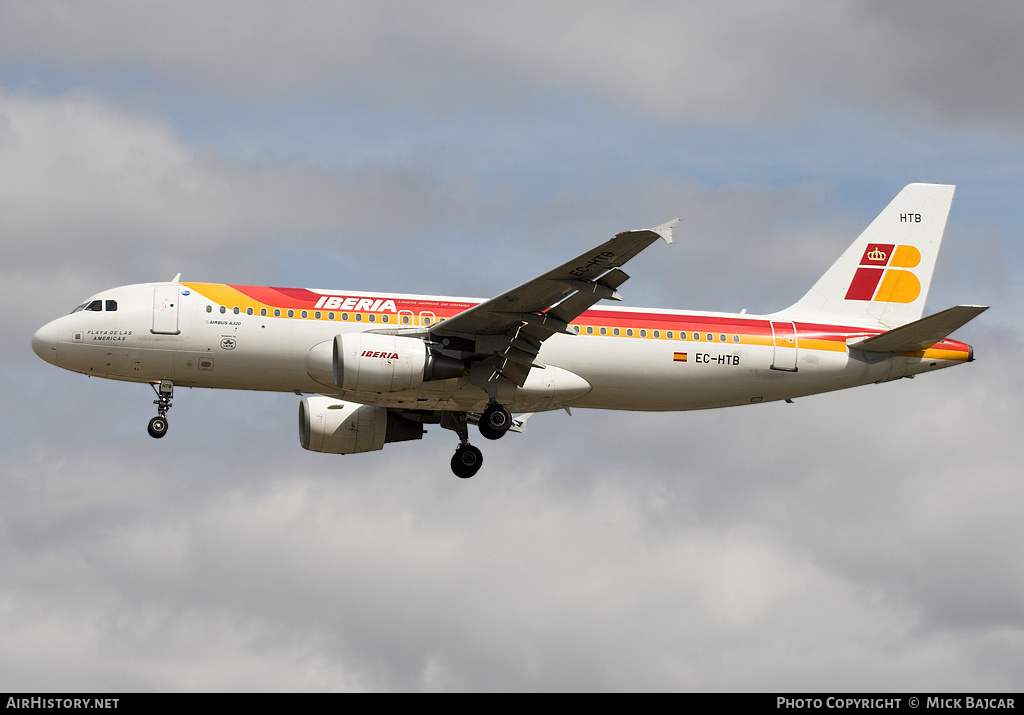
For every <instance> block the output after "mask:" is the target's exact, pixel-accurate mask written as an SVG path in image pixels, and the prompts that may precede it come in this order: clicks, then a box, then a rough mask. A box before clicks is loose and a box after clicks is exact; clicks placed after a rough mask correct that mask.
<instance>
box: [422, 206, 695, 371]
mask: <svg viewBox="0 0 1024 715" xmlns="http://www.w3.org/2000/svg"><path fill="white" fill-rule="evenodd" d="M677 223H679V219H675V220H673V221H669V222H668V223H664V224H662V225H661V226H656V227H655V228H652V229H648V230H645V231H626V232H624V233H620V234H619V235H617V236H616V237H615V238H612V239H610V240H608V241H605V242H604V243H602V244H601V245H600V246H597V247H596V248H594V249H592V250H590V251H587V252H586V253H584V254H582V255H580V256H577V257H576V258H574V259H573V260H571V261H568V262H567V263H563V264H562V265H561V266H559V267H558V268H555V269H554V270H552V271H548V272H547V273H545V274H544V275H542V276H538V277H537V278H534V279H533V280H532V281H528V282H526V283H524V284H522V285H521V286H518V287H517V288H513V289H512V290H510V291H506V292H504V293H502V294H501V295H499V296H497V297H495V298H491V299H490V300H487V301H484V302H483V303H480V304H479V305H475V306H473V307H472V308H469V309H467V310H464V311H463V312H461V313H459V314H458V315H455V316H452V317H451V318H449V319H448V320H445V321H443V322H440V323H436V324H435V325H433V326H431V328H430V329H429V331H428V332H429V334H430V336H431V337H432V338H433V339H435V340H437V341H438V342H440V341H442V340H444V339H447V341H448V342H447V343H445V344H451V345H453V347H456V348H459V347H460V346H461V349H462V350H463V351H465V352H472V353H473V354H475V355H476V356H477V357H483V358H486V357H493V359H494V372H493V373H492V374H491V378H490V379H491V380H494V379H497V377H498V376H503V377H506V378H508V379H509V380H512V381H513V382H515V383H516V384H517V385H519V386H522V385H523V383H524V382H525V381H526V376H527V375H528V374H529V372H530V369H531V368H534V367H539V368H543V365H540V364H538V363H537V361H536V358H537V353H538V352H539V350H540V345H541V343H542V342H543V341H545V340H547V339H548V338H549V337H551V336H552V335H554V334H555V333H569V334H573V333H571V332H570V331H569V323H570V322H572V321H573V320H575V319H576V318H577V317H579V315H580V314H582V313H583V312H584V311H585V310H587V309H588V308H589V307H590V306H592V305H593V304H594V303H596V302H597V301H599V300H601V299H602V298H608V299H611V300H621V297H620V296H619V294H618V293H617V292H616V288H618V287H619V286H620V285H622V284H623V283H624V282H625V281H626V279H627V278H629V276H628V275H626V273H625V272H623V271H622V270H621V269H620V267H621V266H622V265H623V264H625V263H626V262H627V261H629V260H630V259H631V258H633V257H634V256H636V255H637V254H638V253H640V252H641V251H642V250H644V249H645V248H647V247H648V246H650V245H651V244H652V243H654V242H655V241H656V240H658V239H659V238H662V239H664V240H665V241H666V242H667V243H672V227H673V226H675V225H676V224H677Z"/></svg>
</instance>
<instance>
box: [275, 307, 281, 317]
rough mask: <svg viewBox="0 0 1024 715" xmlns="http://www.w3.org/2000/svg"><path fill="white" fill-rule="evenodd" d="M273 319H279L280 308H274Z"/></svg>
mask: <svg viewBox="0 0 1024 715" xmlns="http://www.w3.org/2000/svg"><path fill="white" fill-rule="evenodd" d="M274 317H275V318H280V317H281V309H280V308H274Z"/></svg>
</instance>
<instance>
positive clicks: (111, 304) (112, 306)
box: [103, 300, 117, 313]
mask: <svg viewBox="0 0 1024 715" xmlns="http://www.w3.org/2000/svg"><path fill="white" fill-rule="evenodd" d="M105 303H106V305H104V306H103V307H104V309H105V310H106V311H107V312H108V313H109V312H111V311H114V310H117V301H116V300H108V301H105Z"/></svg>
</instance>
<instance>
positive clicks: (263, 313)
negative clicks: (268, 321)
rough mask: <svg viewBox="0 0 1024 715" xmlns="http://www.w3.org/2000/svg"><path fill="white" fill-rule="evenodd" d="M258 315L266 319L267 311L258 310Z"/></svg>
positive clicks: (263, 309) (264, 309)
mask: <svg viewBox="0 0 1024 715" xmlns="http://www.w3.org/2000/svg"><path fill="white" fill-rule="evenodd" d="M260 315H262V316H263V317H264V318H265V317H267V309H266V308H260Z"/></svg>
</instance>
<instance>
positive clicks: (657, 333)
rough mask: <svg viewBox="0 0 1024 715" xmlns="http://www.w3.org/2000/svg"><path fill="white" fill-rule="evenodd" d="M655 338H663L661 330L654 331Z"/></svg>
mask: <svg viewBox="0 0 1024 715" xmlns="http://www.w3.org/2000/svg"><path fill="white" fill-rule="evenodd" d="M654 337H656V338H660V337H661V331H660V330H655V331H654Z"/></svg>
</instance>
